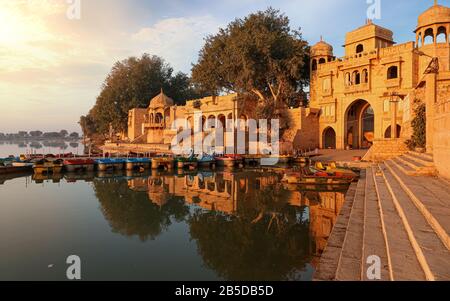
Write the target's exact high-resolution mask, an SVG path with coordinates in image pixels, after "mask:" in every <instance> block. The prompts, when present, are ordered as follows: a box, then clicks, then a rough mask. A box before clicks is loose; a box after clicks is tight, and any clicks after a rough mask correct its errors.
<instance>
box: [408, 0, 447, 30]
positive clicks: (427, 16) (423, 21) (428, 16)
mask: <svg viewBox="0 0 450 301" xmlns="http://www.w3.org/2000/svg"><path fill="white" fill-rule="evenodd" d="M444 23H450V8H449V7H445V6H442V5H439V4H437V1H435V2H434V5H433V6H432V7H430V8H429V9H427V10H426V11H425V12H424V13H422V14H421V15H420V16H419V19H418V22H417V29H416V32H417V31H419V30H420V29H422V28H424V27H427V26H430V25H434V24H444Z"/></svg>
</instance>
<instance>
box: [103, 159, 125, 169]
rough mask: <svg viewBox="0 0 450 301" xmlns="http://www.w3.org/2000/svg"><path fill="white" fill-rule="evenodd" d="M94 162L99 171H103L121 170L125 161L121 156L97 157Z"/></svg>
mask: <svg viewBox="0 0 450 301" xmlns="http://www.w3.org/2000/svg"><path fill="white" fill-rule="evenodd" d="M95 162H96V163H97V165H98V170H99V171H105V170H108V169H109V170H111V169H114V170H122V169H123V167H124V164H125V163H126V160H125V159H122V158H103V159H97V160H95Z"/></svg>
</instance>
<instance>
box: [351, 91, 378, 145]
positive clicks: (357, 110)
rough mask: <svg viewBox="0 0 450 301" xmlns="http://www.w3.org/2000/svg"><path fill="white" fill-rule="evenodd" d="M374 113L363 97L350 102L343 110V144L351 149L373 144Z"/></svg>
mask: <svg viewBox="0 0 450 301" xmlns="http://www.w3.org/2000/svg"><path fill="white" fill-rule="evenodd" d="M374 132H375V113H374V110H373V108H372V106H371V105H370V103H369V102H367V101H366V100H364V99H358V100H356V101H354V102H353V103H352V104H350V105H349V106H348V108H347V110H346V112H345V123H344V146H345V147H350V148H352V149H367V148H370V147H371V146H372V144H373V140H374V136H375V135H374Z"/></svg>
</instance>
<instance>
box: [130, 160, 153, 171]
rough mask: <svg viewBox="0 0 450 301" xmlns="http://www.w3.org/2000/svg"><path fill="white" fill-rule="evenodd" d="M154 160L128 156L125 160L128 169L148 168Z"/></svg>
mask: <svg viewBox="0 0 450 301" xmlns="http://www.w3.org/2000/svg"><path fill="white" fill-rule="evenodd" d="M152 161H153V160H151V159H149V158H128V159H126V160H125V166H126V169H127V170H135V169H139V170H142V169H144V170H145V169H148V168H149V167H150V164H151V163H152Z"/></svg>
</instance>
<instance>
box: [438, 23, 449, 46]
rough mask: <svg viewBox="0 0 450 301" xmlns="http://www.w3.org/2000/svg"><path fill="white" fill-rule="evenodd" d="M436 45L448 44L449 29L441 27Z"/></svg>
mask: <svg viewBox="0 0 450 301" xmlns="http://www.w3.org/2000/svg"><path fill="white" fill-rule="evenodd" d="M436 43H447V28H445V27H444V26H441V27H439V28H438V30H437V33H436Z"/></svg>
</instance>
